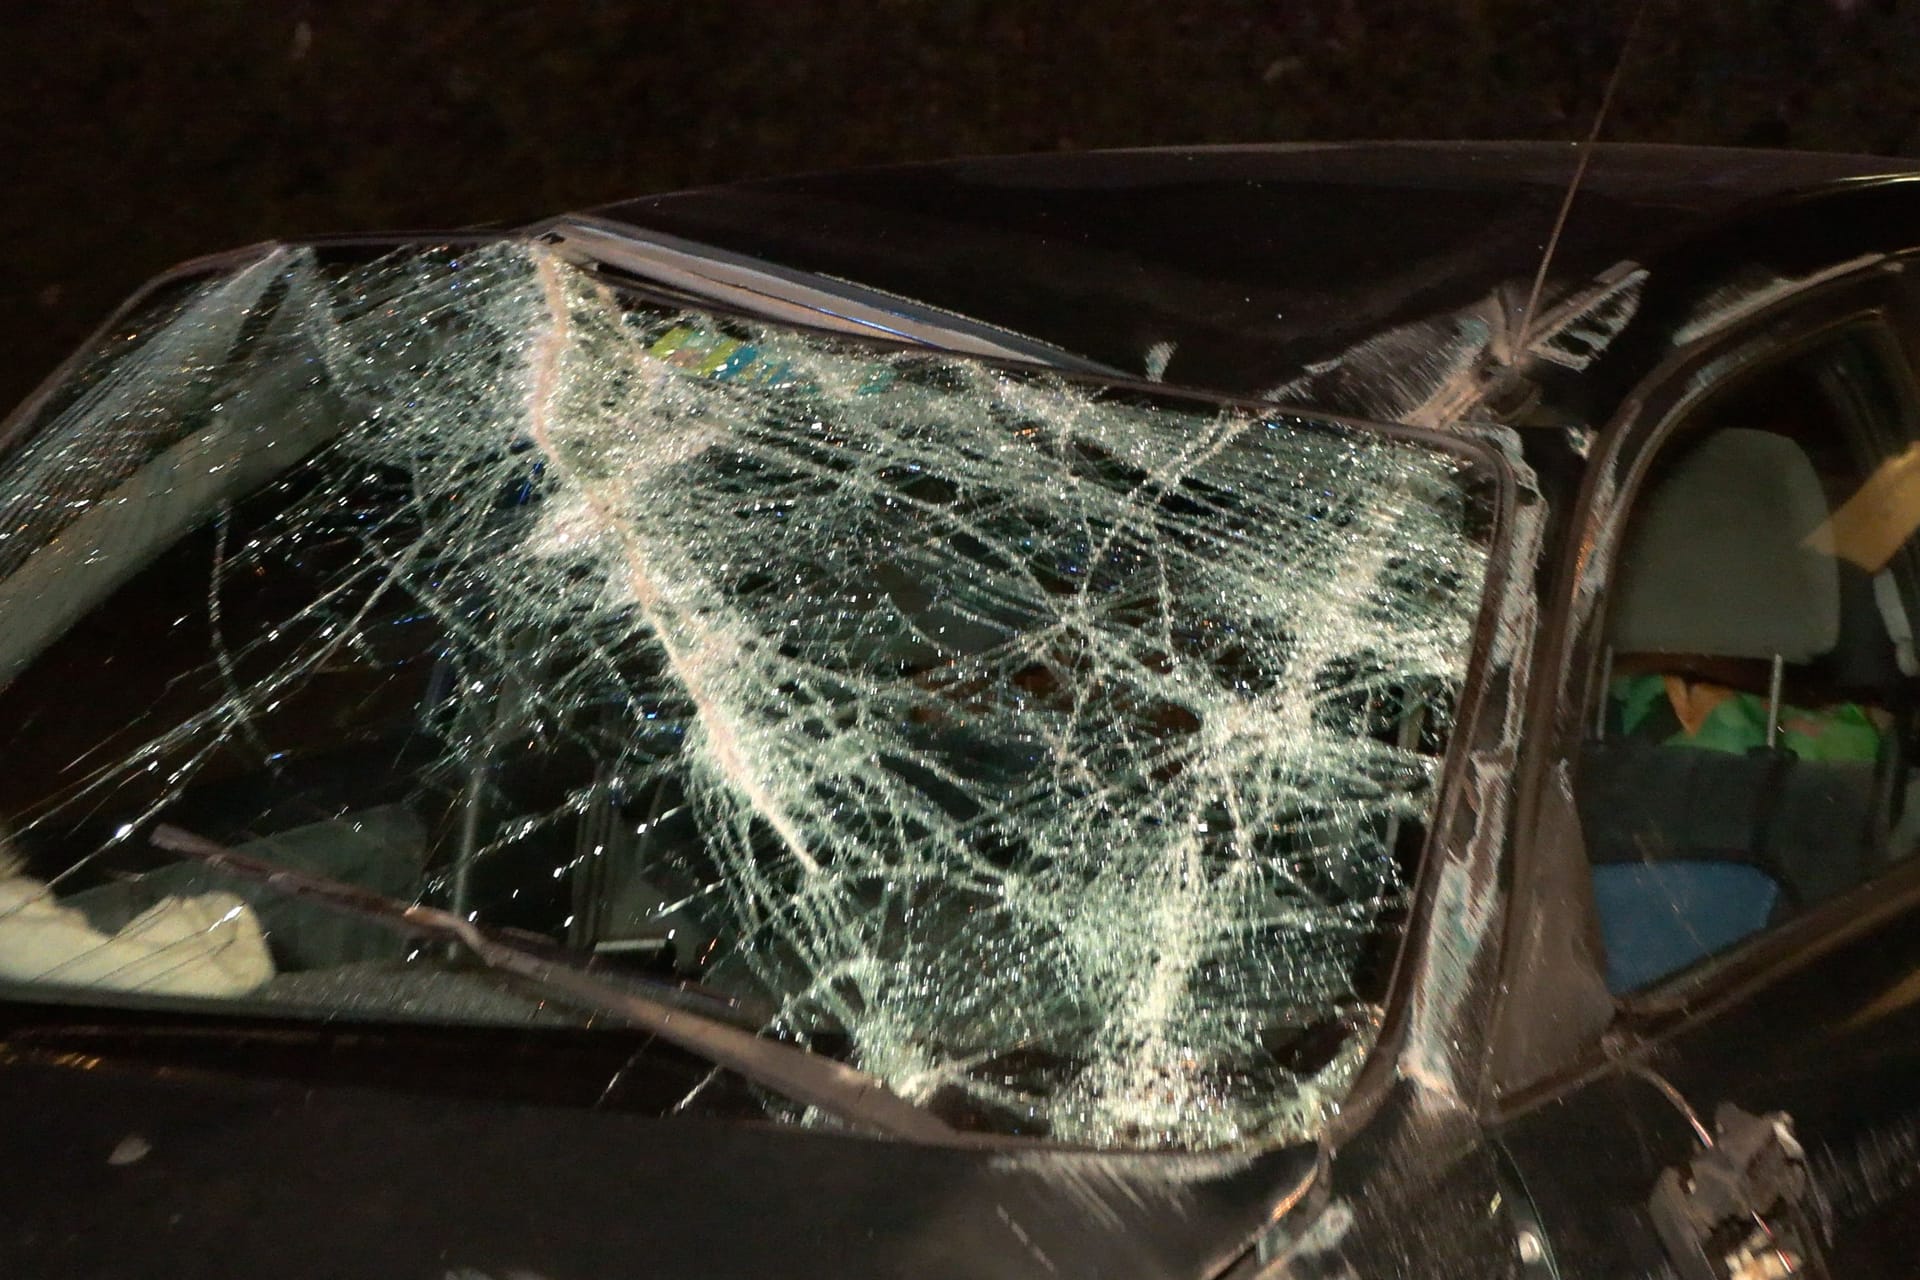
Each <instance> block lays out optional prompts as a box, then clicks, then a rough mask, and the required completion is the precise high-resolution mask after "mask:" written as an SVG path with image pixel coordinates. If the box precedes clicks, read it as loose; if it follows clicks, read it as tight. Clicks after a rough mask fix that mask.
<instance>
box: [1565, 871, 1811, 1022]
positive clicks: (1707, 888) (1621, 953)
mask: <svg viewBox="0 0 1920 1280" xmlns="http://www.w3.org/2000/svg"><path fill="white" fill-rule="evenodd" d="M1779 898H1780V886H1779V885H1778V884H1776V883H1775V882H1774V879H1773V877H1772V876H1769V875H1768V874H1767V873H1766V872H1764V871H1761V870H1760V869H1759V868H1757V867H1751V866H1745V865H1742V864H1740V863H1737V862H1700V861H1691V860H1689V861H1667V862H1616V863H1610V864H1607V865H1604V866H1598V867H1595V868H1594V869H1593V902H1594V907H1595V909H1596V911H1597V912H1598V914H1599V916H1600V936H1601V939H1602V940H1603V941H1604V942H1605V943H1606V948H1607V989H1608V990H1609V991H1612V992H1613V993H1614V994H1615V995H1619V994H1621V993H1623V992H1628V991H1638V990H1639V989H1641V988H1642V987H1645V986H1648V985H1650V984H1652V983H1654V982H1657V981H1659V980H1660V979H1661V978H1664V977H1666V976H1667V975H1668V974H1670V973H1677V972H1679V971H1680V970H1681V969H1684V968H1686V967H1687V966H1688V965H1691V964H1695V963H1697V962H1698V961H1701V960H1704V959H1706V958H1707V957H1708V956H1710V955H1714V954H1716V953H1718V952H1720V951H1723V950H1725V949H1726V948H1728V947H1730V946H1732V945H1733V944H1734V943H1736V942H1739V941H1740V940H1741V939H1742V938H1746V937H1750V936H1752V935H1753V934H1756V933H1758V932H1760V930H1762V929H1763V928H1765V927H1766V924H1767V921H1768V920H1769V919H1771V918H1772V916H1773V909H1774V906H1775V904H1776V903H1777V902H1778V901H1779Z"/></svg>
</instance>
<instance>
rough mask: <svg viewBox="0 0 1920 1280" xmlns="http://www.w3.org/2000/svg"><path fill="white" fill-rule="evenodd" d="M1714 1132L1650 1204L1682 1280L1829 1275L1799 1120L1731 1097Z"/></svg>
mask: <svg viewBox="0 0 1920 1280" xmlns="http://www.w3.org/2000/svg"><path fill="white" fill-rule="evenodd" d="M1713 1128H1714V1132H1713V1134H1712V1137H1711V1140H1710V1141H1707V1140H1705V1139H1706V1138H1707V1135H1706V1134H1705V1133H1704V1132H1702V1134H1701V1137H1702V1139H1703V1141H1701V1142H1699V1143H1696V1144H1695V1148H1694V1154H1693V1158H1692V1160H1691V1161H1690V1162H1689V1163H1688V1164H1687V1166H1686V1167H1685V1168H1684V1169H1680V1168H1670V1169H1667V1170H1665V1171H1663V1172H1662V1173H1661V1175H1660V1177H1659V1179H1658V1180H1657V1181H1656V1182H1655V1183H1654V1187H1653V1196H1652V1198H1651V1200H1650V1201H1649V1202H1648V1205H1647V1208H1648V1212H1649V1214H1650V1215H1651V1216H1652V1218H1653V1224H1654V1228H1655V1230H1656V1231H1657V1232H1658V1233H1659V1236H1660V1243H1661V1245H1662V1246H1663V1247H1664V1248H1665V1249H1666V1252H1667V1256H1668V1257H1669V1258H1670V1259H1671V1260H1672V1263H1673V1266H1674V1269H1675V1271H1676V1272H1677V1273H1678V1274H1679V1275H1680V1277H1681V1280H1784V1278H1785V1277H1788V1276H1812V1277H1825V1276H1826V1275H1827V1270H1826V1266H1825V1264H1824V1262H1823V1260H1822V1259H1821V1256H1820V1242H1819V1237H1818V1234H1817V1223H1816V1220H1815V1217H1814V1215H1813V1214H1812V1213H1811V1212H1810V1211H1809V1203H1810V1196H1809V1192H1810V1188H1811V1185H1812V1184H1811V1181H1810V1179H1809V1178H1808V1175H1807V1167H1806V1153H1805V1151H1804V1150H1802V1148H1801V1146H1800V1143H1799V1141H1798V1140H1797V1139H1796V1138H1795V1137H1794V1133H1793V1120H1792V1117H1790V1116H1788V1115H1787V1114H1785V1113H1784V1112H1771V1113H1768V1114H1766V1115H1760V1116H1755V1115H1750V1114H1748V1113H1747V1112H1745V1111H1742V1110H1741V1109H1740V1108H1738V1107H1736V1106H1734V1105H1732V1104H1731V1103H1722V1104H1721V1106H1720V1108H1719V1110H1718V1111H1716V1112H1715V1113H1714V1118H1713Z"/></svg>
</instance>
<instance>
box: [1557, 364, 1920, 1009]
mask: <svg viewBox="0 0 1920 1280" xmlns="http://www.w3.org/2000/svg"><path fill="white" fill-rule="evenodd" d="M1896 359H1897V356H1894V355H1893V354H1892V352H1891V350H1890V349H1889V348H1888V347H1887V346H1886V345H1883V343H1882V342H1881V341H1879V340H1878V338H1877V336H1876V334H1875V332H1874V331H1872V330H1858V331H1851V332H1848V333H1845V334H1843V335H1840V336H1835V337H1830V338H1828V339H1826V340H1824V341H1822V342H1820V343H1818V344H1816V345H1814V346H1812V347H1811V348H1807V349H1803V350H1801V351H1800V352H1798V353H1797V354H1794V355H1791V356H1789V357H1785V358H1782V359H1779V360H1778V361H1776V362H1775V363H1773V364H1772V365H1771V366H1769V367H1766V368H1763V369H1760V370H1757V371H1755V372H1752V373H1750V374H1748V375H1746V376H1744V377H1742V378H1740V379H1739V380H1738V381H1737V382H1735V383H1734V384H1733V385H1731V386H1729V387H1727V388H1726V389H1725V390H1723V391H1721V392H1720V393H1718V394H1717V395H1715V396H1713V397H1712V398H1711V399H1710V400H1708V401H1706V402H1705V403H1704V404H1702V405H1701V406H1700V407H1699V408H1698V409H1696V410H1694V411H1693V412H1692V413H1691V414H1689V416H1688V417H1687V418H1686V420H1685V421H1683V422H1681V423H1680V424H1679V425H1678V427H1677V429H1676V430H1675V432H1674V434H1673V435H1672V437H1671V438H1670V440H1669V442H1668V444H1667V445H1666V446H1665V447H1664V449H1663V450H1662V451H1661V453H1660V454H1659V455H1658V456H1656V457H1655V458H1654V459H1653V461H1652V463H1651V465H1650V467H1649V468H1648V470H1647V472H1646V474H1645V476H1644V479H1643V480H1642V482H1641V484H1640V487H1639V490H1638V493H1637V496H1636V498H1635V500H1634V504H1633V508H1632V510H1631V512H1630V514H1629V517H1628V523H1627V527H1626V532H1625V537H1624V540H1623V543H1622V546H1621V551H1620V554H1619V557H1618V559H1617V562H1616V569H1615V574H1614V580H1613V583H1612V585H1611V587H1610V589H1609V595H1608V601H1607V610H1606V620H1605V627H1606V632H1605V644H1606V648H1605V650H1604V655H1605V656H1604V664H1605V671H1606V676H1605V679H1604V681H1603V682H1602V689H1601V693H1600V696H1599V698H1598V700H1597V702H1596V705H1594V706H1593V707H1592V708H1591V715H1592V725H1593V732H1592V736H1591V738H1590V740H1589V741H1588V742H1587V744H1586V746H1585V748H1584V750H1583V752H1582V758H1581V761H1580V769H1579V780H1580V783H1579V795H1580V807H1581V818H1582V824H1583V827H1584V831H1585V836H1586V843H1587V849H1588V854H1589V857H1590V859H1591V860H1592V863H1593V866H1594V894H1595V902H1596V906H1597V909H1598V913H1599V918H1600V923H1601V927H1602V933H1603V937H1604V940H1605V944H1606V951H1607V967H1608V981H1609V984H1610V985H1611V986H1612V988H1613V989H1614V990H1615V991H1617V992H1624V991H1632V990H1637V989H1640V988H1642V987H1645V986H1648V985H1650V984H1652V983H1654V982H1657V981H1658V980H1659V979H1661V978H1663V977H1665V976H1667V975H1668V974H1671V973H1674V972H1677V971H1679V970H1682V969H1685V968H1687V967H1689V966H1691V965H1692V964H1694V963H1697V962H1698V961H1700V960H1702V959H1705V958H1706V957H1708V956H1711V955H1715V954H1718V953H1720V952H1722V951H1725V950H1727V949H1728V948H1730V947H1733V946H1735V945H1737V944H1738V943H1740V942H1741V941H1743V940H1745V939H1747V938H1750V937H1753V936H1756V935H1758V934H1760V933H1762V932H1764V931H1765V930H1767V929H1768V928H1769V927H1771V926H1773V925H1774V924H1776V923H1778V922H1780V921H1783V920H1786V919H1789V918H1791V917H1793V916H1795V915H1797V914H1800V913H1802V912H1804V911H1806V910H1808V909H1809V908H1811V907H1813V906H1815V905H1817V904H1819V903H1821V902H1823V901H1826V900H1828V899H1830V898H1833V897H1835V896H1837V895H1839V894H1842V893H1845V892H1847V891H1848V890H1850V889H1853V888H1855V887H1857V886H1859V885H1862V884H1864V883H1866V882H1867V881H1869V880H1871V879H1873V878H1874V877H1875V876H1877V875H1879V874H1880V873H1881V872H1882V871H1884V870H1885V869H1887V868H1888V867H1890V866H1892V865H1894V864H1896V863H1898V862H1901V861H1903V860H1905V859H1908V858H1910V857H1912V856H1913V855H1914V854H1915V852H1916V850H1917V849H1920V803H1916V802H1917V801H1920V787H1916V779H1920V773H1917V772H1916V762H1917V760H1916V754H1915V746H1916V740H1915V710H1916V698H1915V694H1916V690H1920V659H1917V658H1916V652H1915V641H1914V619H1915V618H1916V617H1920V611H1917V610H1916V603H1917V602H1920V594H1917V593H1916V585H1917V584H1920V578H1917V577H1916V558H1915V541H1914V536H1913V535H1914V533H1915V530H1916V529H1920V444H1917V443H1916V438H1915V430H1914V428H1915V423H1914V418H1913V413H1912V408H1911V405H1910V404H1909V402H1908V400H1907V399H1906V397H1905V396H1904V394H1902V393H1901V392H1900V390H1899V387H1900V386H1901V384H1900V382H1899V381H1898V380H1897V378H1896V377H1895V371H1896V366H1895V365H1894V364H1893V363H1892V362H1893V361H1894V360H1896Z"/></svg>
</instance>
